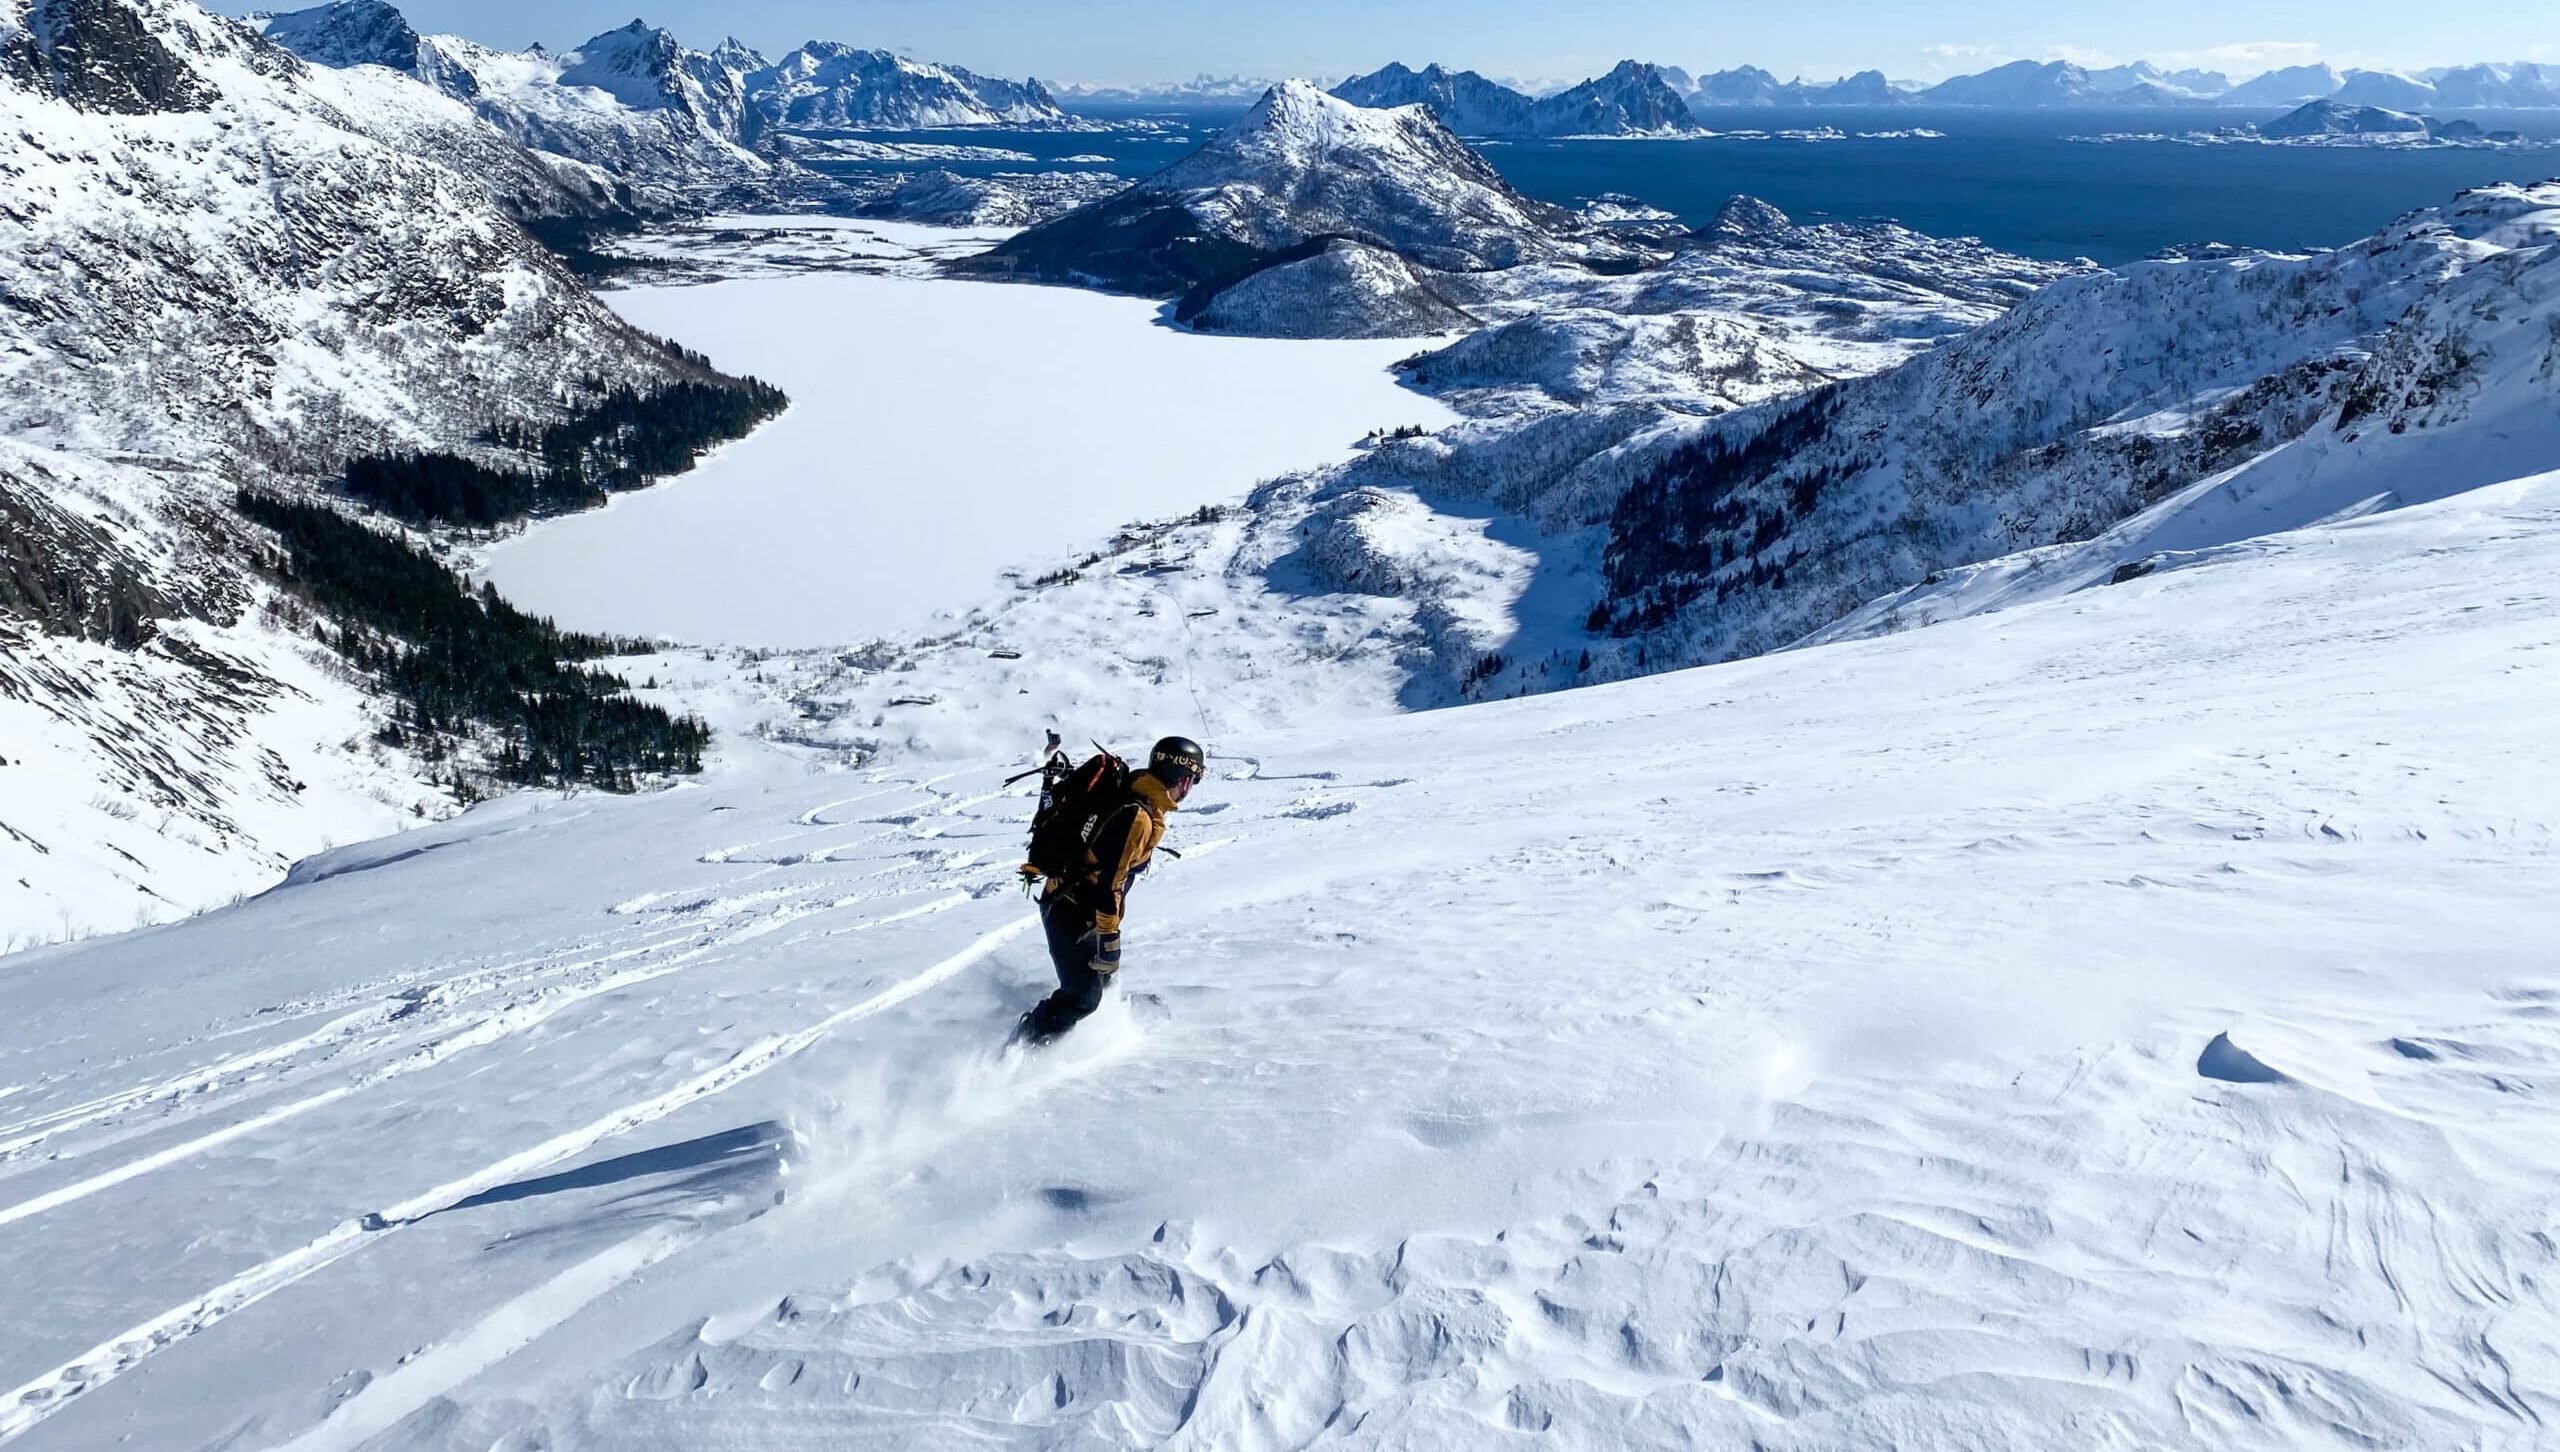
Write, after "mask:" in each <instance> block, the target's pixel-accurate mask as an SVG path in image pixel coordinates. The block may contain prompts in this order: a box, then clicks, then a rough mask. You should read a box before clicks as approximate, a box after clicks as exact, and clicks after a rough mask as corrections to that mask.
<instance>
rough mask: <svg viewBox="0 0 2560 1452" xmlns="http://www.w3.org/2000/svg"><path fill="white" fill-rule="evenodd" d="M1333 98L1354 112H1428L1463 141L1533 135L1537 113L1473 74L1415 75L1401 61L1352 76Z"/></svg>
mask: <svg viewBox="0 0 2560 1452" xmlns="http://www.w3.org/2000/svg"><path fill="white" fill-rule="evenodd" d="M1333 94H1334V95H1335V96H1336V97H1338V98H1340V99H1342V100H1345V101H1349V102H1350V103H1351V104H1352V105H1355V106H1370V107H1377V108H1391V107H1396V106H1427V107H1429V108H1430V110H1431V114H1432V115H1434V116H1437V117H1439V118H1440V124H1442V125H1444V126H1446V127H1448V128H1449V129H1450V130H1452V131H1455V132H1457V133H1459V134H1460V135H1463V136H1509V135H1517V134H1521V133H1524V132H1526V131H1528V130H1529V129H1530V118H1531V115H1532V114H1533V112H1534V111H1535V109H1536V106H1535V103H1534V102H1532V101H1531V100H1530V99H1529V98H1528V97H1527V96H1524V95H1522V94H1520V93H1519V92H1518V91H1515V90H1513V89H1511V88H1510V87H1509V86H1506V85H1503V84H1501V83H1500V82H1498V81H1490V80H1487V79H1485V78H1484V77H1483V76H1480V75H1478V74H1476V73H1475V72H1474V71H1453V70H1450V69H1449V68H1448V67H1446V66H1442V65H1438V64H1433V65H1428V66H1425V67H1423V68H1422V69H1421V70H1419V71H1417V70H1413V69H1410V68H1409V67H1407V66H1406V65H1404V63H1402V62H1401V61H1399V62H1395V63H1392V64H1390V65H1388V66H1386V67H1385V68H1384V69H1382V70H1377V71H1373V72H1371V73H1370V74H1368V75H1365V76H1354V77H1352V78H1351V79H1350V80H1347V81H1344V82H1343V83H1342V84H1341V85H1339V86H1336V87H1334V88H1333Z"/></svg>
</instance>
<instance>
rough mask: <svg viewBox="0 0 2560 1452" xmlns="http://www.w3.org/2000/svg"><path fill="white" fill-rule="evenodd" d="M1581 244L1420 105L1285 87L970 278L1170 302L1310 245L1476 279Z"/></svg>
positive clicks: (1553, 211)
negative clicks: (1373, 250) (1359, 101)
mask: <svg viewBox="0 0 2560 1452" xmlns="http://www.w3.org/2000/svg"><path fill="white" fill-rule="evenodd" d="M1577 232H1578V228H1577V224H1576V223H1575V222H1574V221H1573V219H1572V217H1571V215H1570V214H1568V213H1566V212H1564V211H1562V210H1560V209H1558V208H1555V207H1551V206H1547V205H1545V204H1544V203H1540V202H1534V201H1531V200H1530V199H1528V198H1527V197H1525V196H1522V195H1521V194H1520V193H1519V192H1517V191H1515V190H1513V189H1512V187H1511V185H1510V184H1509V183H1507V182H1505V181H1504V180H1503V179H1502V178H1501V176H1500V175H1498V174H1497V173H1496V172H1495V171H1494V169H1493V168H1492V167H1491V166H1490V165H1488V164H1487V163H1486V162H1485V160H1484V158H1482V157H1480V156H1478V155H1476V153H1474V152H1473V151H1470V150H1468V149H1467V147H1466V145H1465V144H1464V143H1463V142H1461V141H1459V140H1458V138H1457V137H1456V136H1454V135H1453V134H1451V133H1450V131H1449V129H1448V128H1447V127H1445V126H1443V125H1441V124H1440V123H1439V122H1438V121H1436V120H1434V119H1432V117H1431V114H1430V113H1429V112H1428V111H1426V110H1424V109H1422V108H1421V107H1418V106H1412V107H1405V108H1403V109H1400V110H1393V111H1373V110H1369V109H1367V108H1364V107H1360V106H1354V105H1352V104H1350V103H1349V102H1347V101H1341V100H1337V99H1335V98H1334V97H1331V96H1328V95H1326V94H1325V93H1324V92H1322V91H1320V90H1317V89H1316V88H1315V87H1314V86H1312V85H1310V84H1308V83H1306V82H1304V81H1290V82H1287V83H1285V84H1282V85H1279V86H1275V87H1273V88H1272V89H1271V90H1270V92H1269V93H1267V94H1266V95H1265V96H1264V97H1263V98H1262V100H1261V102H1260V103H1259V104H1257V105H1256V106H1255V107H1254V108H1253V110H1252V111H1251V112H1249V113H1247V114H1246V115H1245V116H1244V118H1243V119H1241V120H1239V121H1237V122H1236V123H1235V124H1234V125H1233V126H1230V127H1229V128H1228V129H1227V130H1225V131H1223V132H1221V133H1220V134H1219V135H1218V136H1216V137H1215V138H1213V139H1211V140H1210V141H1209V142H1208V143H1207V144H1206V145H1204V146H1202V147H1201V148H1200V149H1199V150H1197V151H1195V152H1193V153H1191V154H1190V155H1189V156H1186V157H1184V158H1183V159H1181V160H1180V161H1177V162H1175V163H1173V164H1172V165H1171V166H1168V167H1166V168H1165V169H1164V170H1162V171H1160V172H1157V173H1156V174H1155V175H1153V176H1150V177H1148V178H1146V179H1145V180H1143V181H1140V182H1139V183H1137V184H1136V185H1135V186H1132V187H1130V188H1129V189H1128V190H1127V191H1125V192H1123V193H1121V194H1120V195H1118V196H1116V197H1113V198H1112V199H1110V200H1109V201H1106V202H1102V203H1099V204H1097V205H1095V206H1092V207H1088V208H1085V209H1083V210H1081V211H1078V212H1074V213H1070V214H1069V215H1067V216H1065V217H1062V218H1059V219H1058V220H1056V221H1053V222H1049V223H1046V224H1044V225H1042V226H1039V227H1034V228H1032V229H1031V230H1029V231H1027V232H1024V233H1023V234H1022V235H1021V236H1019V237H1017V238H1014V239H1013V240H1012V241H1010V242H1007V243H1006V244H1004V245H1003V246H1001V247H998V248H996V249H995V250H994V251H992V252H990V253H988V254H986V255H985V256H984V257H983V258H980V259H976V260H974V261H973V262H972V263H971V264H970V266H969V269H968V270H969V271H971V272H973V273H974V274H975V275H979V276H988V277H1011V278H1020V279H1024V280H1032V281H1043V282H1061V283H1074V284H1080V285H1084V286H1092V287H1101V288H1106V289H1109V290H1113V291H1121V292H1135V293H1143V294H1149V295H1154V296H1170V295H1172V294H1175V293H1179V292H1182V291H1184V290H1186V289H1190V288H1193V287H1197V286H1199V285H1200V284H1202V283H1203V282H1212V281H1215V282H1220V283H1223V282H1226V281H1231V280H1233V279H1234V278H1236V277H1238V276H1241V275H1242V274H1244V273H1246V272H1249V271H1251V270H1253V269H1255V268H1257V267H1260V266H1262V265H1265V264H1267V263H1268V262H1269V261H1271V259H1272V258H1273V257H1274V256H1276V255H1277V254H1280V253H1284V252H1287V251H1288V250H1289V249H1291V248H1294V247H1297V246H1300V245H1301V244H1304V243H1306V242H1308V241H1310V240H1311V239H1315V238H1322V237H1335V236H1340V237H1349V238H1352V239H1354V240H1357V241H1361V242H1364V243H1367V244H1368V245H1370V246H1373V247H1377V248H1380V249H1383V250H1385V251H1388V252H1393V253H1396V254H1397V255H1399V256H1401V257H1403V258H1405V259H1407V260H1408V261H1411V262H1414V263H1418V264H1420V265H1422V266H1424V267H1429V268H1433V269H1436V270H1441V271H1482V270H1486V269H1492V268H1505V267H1513V266H1517V265H1519V264H1521V263H1524V262H1530V261H1537V260H1542V259H1549V258H1562V257H1567V256H1573V255H1578V254H1579V253H1581V252H1583V251H1586V250H1588V248H1589V246H1590V243H1589V242H1588V241H1587V240H1586V239H1583V238H1581V237H1579V236H1578V235H1577Z"/></svg>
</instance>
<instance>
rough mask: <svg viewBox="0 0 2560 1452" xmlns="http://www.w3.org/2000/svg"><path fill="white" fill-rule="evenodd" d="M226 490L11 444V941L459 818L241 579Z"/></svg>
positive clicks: (160, 917) (5, 926)
mask: <svg viewBox="0 0 2560 1452" xmlns="http://www.w3.org/2000/svg"><path fill="white" fill-rule="evenodd" d="M229 490H230V486H229V484H228V483H227V481H225V480H223V479H221V478H220V477H218V476H211V475H205V474H198V473H194V472H188V471H177V470H171V469H167V468H163V469H159V470H145V469H137V468H131V467H127V466H122V465H118V464H114V463H109V462H105V461H101V460H98V459H94V458H86V457H82V456H79V455H73V454H65V453H61V452H58V451H54V450H47V449H40V448H34V447H30V446H28V445H26V444H23V443H19V442H16V441H9V440H0V953H9V952H13V951H16V950H18V949H21V948H25V947H29V946H31V945H33V944H36V943H44V942H51V941H56V940H60V939H65V938H74V937H82V936H87V935H89V934H93V933H99V932H118V931H122V930H125V929H128V928H132V927H136V926H139V925H141V924H144V923H154V922H165V921H167V920H169V919H171V918H176V917H183V916H185V915H187V914H188V913H191V912H194V911H197V910H199V909H201V908H205V907H210V906H213V905H215V904H218V903H222V902H225V901H229V900H232V899H234V898H237V897H239V896H241V895H243V894H246V893H252V892H257V891H259V890H261V889H263V888H265V887H268V886H269V885H271V884H273V883H274V882H276V881H277V880H278V879H279V878H281V877H282V876H283V874H284V871H285V869H286V868H287V867H289V866H291V865H292V863H293V862H294V861H295V860H296V859H298V858H301V857H304V856H307V855H309V854H311V853H313V852H317V851H320V850H322V849H323V848H327V847H333V846H336V845H338V844H340V843H344V842H351V841H358V840H361V839H363V838H367V837H375V836H380V835H382V834H384V833H388V832H395V831H398V830H400V829H401V828H403V827H406V826H410V825H414V824H415V822H416V821H417V820H418V819H420V818H421V817H426V816H440V815H443V814H444V813H446V812H449V811H451V810H452V804H451V802H450V800H449V799H448V798H446V797H445V795H444V794H443V793H441V792H439V791H436V790H434V789H432V788H429V787H427V786H426V785H424V784H423V783H422V782H421V781H419V780H418V778H419V777H420V776H421V775H422V774H423V773H422V771H421V769H420V768H419V766H418V765H417V764H416V763H414V762H412V761H410V760H409V759H408V758H407V757H406V756H405V755H404V754H403V753H400V752H397V751H394V750H392V749H390V748H388V747H385V746H382V745H379V744H376V743H373V742H371V741H370V740H369V739H367V738H369V736H370V733H371V731H372V729H373V727H374V726H375V724H377V722H376V717H375V712H374V710H373V707H372V704H371V703H370V702H369V701H368V700H367V699H366V696H365V693H364V691H363V690H362V689H361V688H360V687H359V685H358V684H357V683H356V682H355V681H354V680H353V679H352V677H351V676H350V675H349V674H348V672H347V671H346V669H345V667H344V666H343V665H342V664H341V663H339V662H338V661H337V660H336V658H335V657H333V656H332V655H330V654H329V653H328V652H327V651H325V650H323V649H321V648H320V647H319V646H318V645H317V644H316V643H314V642H313V641H312V640H311V639H309V638H308V637H309V632H308V631H307V629H305V628H303V627H304V626H305V624H306V622H304V621H302V620H301V619H300V618H299V616H298V614H297V613H296V610H295V608H294V607H293V606H292V604H291V603H290V602H287V601H282V600H280V599H279V598H278V597H276V595H275V594H274V592H272V591H271V590H269V589H268V588H267V587H266V586H265V585H263V584H262V583H260V582H259V581H257V580H256V579H254V578H253V577H250V576H248V575H247V574H246V573H245V572H243V571H242V570H241V568H240V565H239V557H240V555H242V554H243V553H245V552H246V551H247V549H248V547H249V545H248V541H247V540H246V539H245V536H246V534H247V531H246V530H245V529H243V528H242V527H241V526H240V525H239V524H238V523H237V522H236V521H235V520H234V519H232V517H231V516H230V514H229V510H228V496H229Z"/></svg>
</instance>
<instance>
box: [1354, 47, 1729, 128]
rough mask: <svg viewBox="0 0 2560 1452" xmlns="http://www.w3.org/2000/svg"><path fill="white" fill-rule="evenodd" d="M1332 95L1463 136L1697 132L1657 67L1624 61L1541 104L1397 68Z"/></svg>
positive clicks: (1438, 74)
mask: <svg viewBox="0 0 2560 1452" xmlns="http://www.w3.org/2000/svg"><path fill="white" fill-rule="evenodd" d="M1333 94H1334V95H1335V96H1337V97H1339V98H1341V99H1342V100H1345V101H1349V102H1350V103H1351V104H1353V105H1355V106H1369V107H1395V106H1422V107H1425V108H1427V109H1429V110H1430V112H1431V114H1432V115H1434V116H1436V117H1438V118H1439V119H1440V123H1441V124H1442V125H1444V126H1446V127H1448V128H1449V129H1450V130H1452V131H1455V132H1457V133H1459V134H1460V135H1463V136H1675V135H1680V134H1684V133H1686V132H1690V131H1694V130H1696V129H1697V123H1696V122H1695V120H1694V119H1693V118H1691V116H1690V115H1689V109H1688V105H1687V103H1686V102H1685V101H1683V100H1682V99H1681V93H1680V92H1679V91H1678V90H1677V89H1675V88H1674V87H1673V86H1672V84H1671V83H1670V81H1669V80H1668V79H1667V78H1666V77H1665V74H1664V72H1663V70H1662V68H1661V67H1659V66H1651V65H1645V64H1643V63H1641V62H1638V61H1621V62H1620V63H1619V64H1618V66H1617V68H1616V69H1614V70H1612V71H1610V72H1609V73H1608V74H1607V75H1605V76H1598V77H1595V78H1593V79H1591V80H1588V81H1584V82H1583V83H1582V84H1580V85H1578V86H1574V87H1571V88H1569V89H1567V90H1563V91H1559V92H1557V93H1556V94H1554V95H1551V96H1546V97H1542V98H1535V99H1533V98H1531V97H1530V96H1527V95H1525V94H1523V93H1522V92H1520V91H1517V90H1514V89H1512V88H1511V87H1509V86H1506V85H1503V84H1501V83H1500V82H1498V81H1490V80H1487V79H1485V78H1484V77H1483V76H1480V75H1478V74H1476V73H1475V72H1474V71H1451V70H1449V69H1448V68H1446V67H1444V66H1440V65H1436V64H1435V65H1430V66H1426V67H1424V68H1423V69H1421V70H1419V71H1416V70H1412V69H1409V68H1407V67H1406V66H1404V65H1403V64H1401V63H1397V64H1393V65H1389V66H1387V67H1386V68H1385V69H1383V70H1378V71H1372V72H1371V73H1369V74H1368V75H1365V76H1354V77H1352V78H1351V79H1350V80H1347V81H1344V82H1343V83H1342V84H1340V85H1338V86H1336V87H1334V88H1333Z"/></svg>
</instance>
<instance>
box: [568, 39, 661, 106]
mask: <svg viewBox="0 0 2560 1452" xmlns="http://www.w3.org/2000/svg"><path fill="white" fill-rule="evenodd" d="M685 57H686V52H685V48H684V47H683V46H681V45H679V44H677V43H676V38H675V37H674V36H672V35H669V34H668V33H667V32H665V31H663V30H660V29H657V28H656V27H654V26H652V25H650V24H649V23H648V22H646V21H643V20H634V21H632V22H631V23H630V24H629V25H626V26H624V27H622V28H621V29H620V30H608V31H606V32H605V33H604V34H602V35H599V36H596V37H595V38H594V39H592V40H589V41H588V42H587V43H586V44H584V45H582V46H579V47H578V48H577V49H576V50H574V51H572V52H570V53H569V55H568V56H567V57H565V61H566V63H565V64H564V65H562V67H561V68H560V84H562V85H564V86H592V87H594V88H595V89H597V90H599V91H602V92H604V93H605V94H606V95H609V96H611V97H613V98H614V99H615V100H617V101H620V102H621V103H622V104H624V105H626V106H629V107H631V108H632V109H634V110H639V111H647V110H653V109H655V108H657V107H660V106H667V105H674V104H678V103H680V102H681V101H682V100H683V98H684V90H685V86H684V82H685V79H686V77H685V68H684V61H685Z"/></svg>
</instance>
